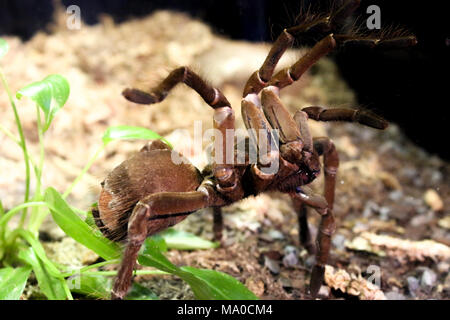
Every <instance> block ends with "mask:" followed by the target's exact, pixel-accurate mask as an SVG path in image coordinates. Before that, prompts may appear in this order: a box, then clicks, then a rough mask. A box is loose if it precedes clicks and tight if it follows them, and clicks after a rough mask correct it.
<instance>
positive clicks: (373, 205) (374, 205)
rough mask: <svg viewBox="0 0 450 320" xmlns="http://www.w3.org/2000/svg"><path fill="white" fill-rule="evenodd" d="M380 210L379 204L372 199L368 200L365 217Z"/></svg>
mask: <svg viewBox="0 0 450 320" xmlns="http://www.w3.org/2000/svg"><path fill="white" fill-rule="evenodd" d="M378 210H379V206H378V204H377V203H375V202H373V201H372V200H369V201H367V202H366V205H365V206H364V210H363V217H364V218H369V217H370V216H371V215H372V213H374V212H377V211H378Z"/></svg>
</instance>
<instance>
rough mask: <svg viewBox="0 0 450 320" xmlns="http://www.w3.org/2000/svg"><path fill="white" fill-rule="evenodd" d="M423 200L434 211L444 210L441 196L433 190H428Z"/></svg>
mask: <svg viewBox="0 0 450 320" xmlns="http://www.w3.org/2000/svg"><path fill="white" fill-rule="evenodd" d="M423 199H424V201H425V203H426V204H427V205H428V206H429V207H430V208H431V209H433V211H441V210H442V209H444V202H443V201H442V199H441V197H440V196H439V194H438V193H437V192H436V191H435V190H433V189H428V190H427V191H426V192H425V194H424V196H423Z"/></svg>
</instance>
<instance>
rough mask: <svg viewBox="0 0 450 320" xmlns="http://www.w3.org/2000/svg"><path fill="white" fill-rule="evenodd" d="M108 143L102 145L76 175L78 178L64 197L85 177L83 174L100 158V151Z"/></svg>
mask: <svg viewBox="0 0 450 320" xmlns="http://www.w3.org/2000/svg"><path fill="white" fill-rule="evenodd" d="M105 147H106V144H103V145H101V146H100V147H99V148H98V149H97V151H96V152H95V154H94V156H93V157H92V158H91V159H90V160H89V161H88V163H87V164H86V166H85V167H84V168H83V170H82V171H81V173H80V174H79V175H78V177H76V179H75V180H74V181H73V182H72V184H71V185H70V186H69V187H68V188H67V190H66V191H65V192H64V194H63V195H62V197H63V199H65V198H66V197H67V196H68V195H69V194H70V193H71V192H72V190H73V188H74V187H75V186H76V185H77V183H78V182H80V180H81V179H82V178H83V176H84V175H85V174H86V172H87V171H88V170H89V168H90V167H91V166H92V164H93V163H94V161H95V160H96V159H97V158H98V156H99V155H100V153H101V152H102V151H103V150H104V149H105Z"/></svg>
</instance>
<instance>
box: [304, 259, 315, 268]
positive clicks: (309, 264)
mask: <svg viewBox="0 0 450 320" xmlns="http://www.w3.org/2000/svg"><path fill="white" fill-rule="evenodd" d="M315 262H316V258H314V256H309V257H308V258H306V260H305V266H306V267H307V268H311V267H312V266H313V265H314V263H315Z"/></svg>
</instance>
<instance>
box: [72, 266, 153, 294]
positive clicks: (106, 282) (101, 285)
mask: <svg viewBox="0 0 450 320" xmlns="http://www.w3.org/2000/svg"><path fill="white" fill-rule="evenodd" d="M67 284H68V286H69V287H70V288H72V292H76V293H79V294H83V295H85V296H88V297H90V298H96V299H105V300H107V299H110V298H111V289H112V286H113V278H111V277H107V276H103V275H97V274H96V275H90V274H89V272H87V273H82V274H81V275H74V276H72V277H70V278H69V279H67ZM126 299H127V300H158V296H156V295H155V294H154V293H153V292H152V291H151V290H149V289H147V288H145V287H144V286H141V285H139V284H137V283H133V286H132V287H131V290H130V292H129V293H128V295H127V297H126Z"/></svg>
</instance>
